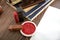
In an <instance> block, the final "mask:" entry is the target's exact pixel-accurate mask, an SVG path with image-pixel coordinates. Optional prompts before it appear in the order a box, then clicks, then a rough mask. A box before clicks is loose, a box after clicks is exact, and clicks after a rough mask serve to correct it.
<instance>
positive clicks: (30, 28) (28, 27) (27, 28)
mask: <svg viewBox="0 0 60 40" xmlns="http://www.w3.org/2000/svg"><path fill="white" fill-rule="evenodd" d="M35 29H36V27H35V25H34V24H33V23H30V22H28V23H25V24H24V25H22V32H23V33H25V34H28V35H29V34H32V33H34V32H35Z"/></svg>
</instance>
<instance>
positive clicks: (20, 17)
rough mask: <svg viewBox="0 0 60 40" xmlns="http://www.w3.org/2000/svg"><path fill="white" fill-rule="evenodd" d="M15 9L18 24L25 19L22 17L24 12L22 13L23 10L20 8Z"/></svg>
mask: <svg viewBox="0 0 60 40" xmlns="http://www.w3.org/2000/svg"><path fill="white" fill-rule="evenodd" d="M16 8H17V12H18V17H19V22H24V19H25V17H24V15H23V14H24V13H25V12H24V11H23V9H22V8H21V7H19V6H16Z"/></svg>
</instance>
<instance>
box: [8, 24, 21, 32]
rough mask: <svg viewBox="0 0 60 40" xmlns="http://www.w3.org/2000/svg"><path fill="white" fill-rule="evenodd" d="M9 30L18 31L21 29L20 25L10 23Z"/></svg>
mask: <svg viewBox="0 0 60 40" xmlns="http://www.w3.org/2000/svg"><path fill="white" fill-rule="evenodd" d="M8 29H9V30H10V31H19V30H21V29H22V26H21V25H10V26H9V28H8Z"/></svg>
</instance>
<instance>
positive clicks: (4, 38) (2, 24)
mask: <svg viewBox="0 0 60 40" xmlns="http://www.w3.org/2000/svg"><path fill="white" fill-rule="evenodd" d="M0 5H1V6H2V7H3V10H4V13H3V14H2V15H0V40H30V38H27V37H24V36H23V35H21V34H20V32H19V31H17V32H10V31H9V30H8V27H9V25H14V24H16V23H15V21H14V18H13V11H14V9H12V8H11V7H10V6H8V5H7V4H6V2H5V0H3V2H1V3H0ZM51 6H54V7H57V8H60V0H55V2H54V3H53V4H52V5H51ZM44 12H45V11H43V12H42V13H41V14H40V15H39V16H37V18H36V19H35V20H33V22H35V23H36V24H37V25H38V23H39V22H40V20H41V18H42V16H43V14H44Z"/></svg>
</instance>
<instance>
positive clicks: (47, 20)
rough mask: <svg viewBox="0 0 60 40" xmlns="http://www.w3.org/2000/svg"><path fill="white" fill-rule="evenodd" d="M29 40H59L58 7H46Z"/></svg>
mask: <svg viewBox="0 0 60 40" xmlns="http://www.w3.org/2000/svg"><path fill="white" fill-rule="evenodd" d="M31 40H60V9H57V8H54V7H51V6H50V7H49V8H48V9H47V11H46V12H45V14H44V16H43V18H42V19H41V22H40V23H39V25H38V27H37V30H36V34H35V35H34V36H33V37H32V38H31Z"/></svg>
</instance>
